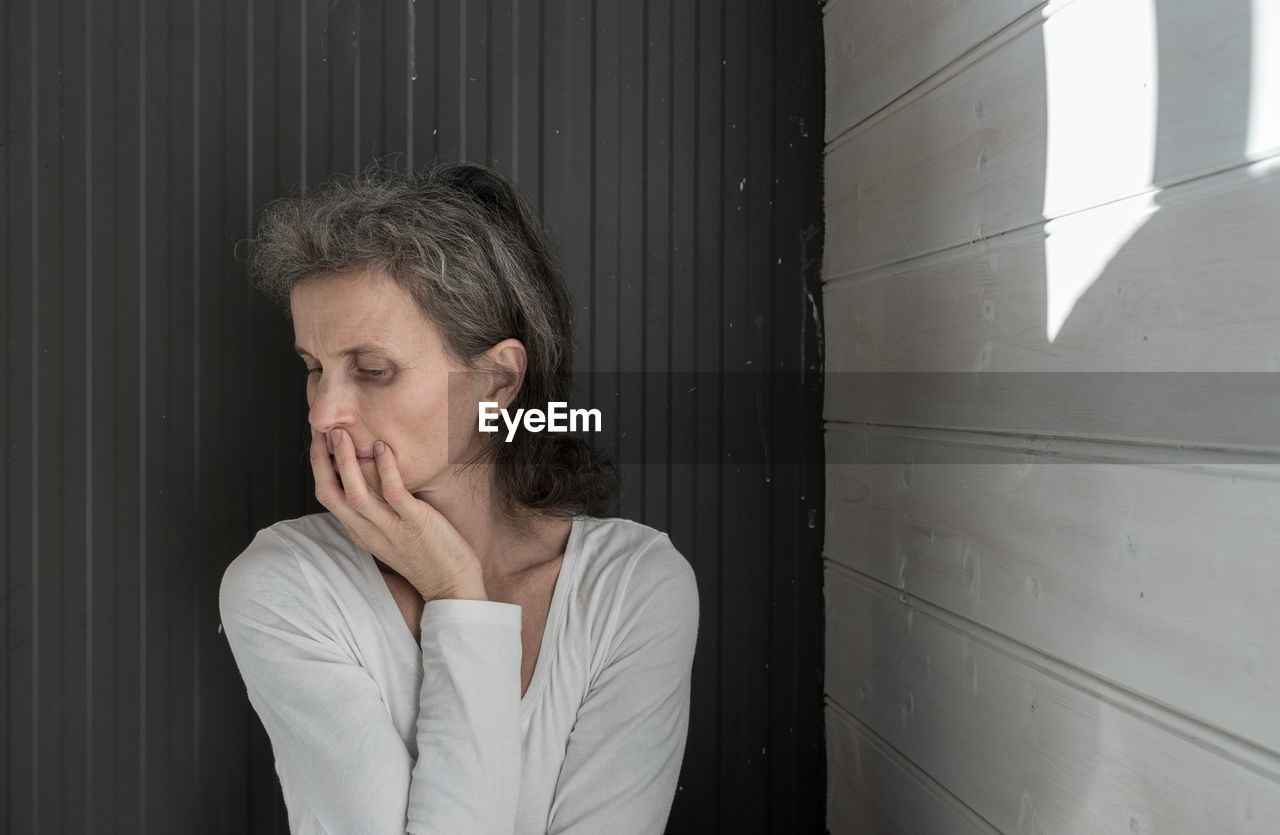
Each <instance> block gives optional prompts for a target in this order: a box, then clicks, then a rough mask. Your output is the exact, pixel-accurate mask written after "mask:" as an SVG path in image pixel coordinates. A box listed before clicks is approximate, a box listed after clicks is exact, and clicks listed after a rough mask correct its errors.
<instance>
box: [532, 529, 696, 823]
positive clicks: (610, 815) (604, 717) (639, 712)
mask: <svg viewBox="0 0 1280 835" xmlns="http://www.w3.org/2000/svg"><path fill="white" fill-rule="evenodd" d="M618 600H619V603H618V607H619V609H618V613H617V614H618V618H617V624H616V628H615V629H614V630H613V631H612V633H611V640H610V643H609V646H608V647H606V648H605V650H604V656H603V661H602V664H601V665H600V669H599V672H598V673H597V674H596V675H595V677H594V679H593V681H592V684H591V688H590V690H589V692H588V693H587V696H586V699H585V700H584V701H583V703H582V707H581V708H580V709H579V711H578V717H577V722H576V723H575V725H574V728H573V731H572V732H571V733H570V735H569V743H568V747H567V749H566V751H565V760H564V766H563V768H562V769H561V771H560V777H559V780H558V781H557V784H556V793H555V799H554V800H553V801H552V806H551V814H550V819H549V820H548V832H552V833H575V835H577V834H580V835H586V833H600V832H606V833H609V835H623V833H631V832H636V833H652V832H662V830H663V827H664V826H665V824H666V820H667V815H668V814H669V813H670V811H671V801H672V798H673V797H674V795H675V790H676V780H677V778H678V777H679V776H680V763H681V761H682V759H683V756H684V747H685V737H686V734H687V731H688V726H689V685H690V671H691V668H692V664H693V651H694V644H695V643H696V640H697V632H698V590H697V585H696V582H695V580H694V574H693V569H692V568H691V567H690V566H689V563H688V562H687V561H686V560H685V559H684V557H683V556H681V555H680V553H679V552H678V551H676V550H675V548H674V547H672V546H671V544H670V541H669V540H667V538H666V537H662V538H661V539H660V540H658V541H656V542H655V544H654V546H653V547H651V548H649V549H647V550H646V551H645V552H644V553H642V554H640V555H638V556H637V557H636V558H635V560H634V562H633V563H632V566H631V572H630V574H629V575H628V576H627V578H626V580H625V581H624V584H623V587H622V589H621V592H620V594H619V596H618Z"/></svg>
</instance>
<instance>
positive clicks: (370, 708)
mask: <svg viewBox="0 0 1280 835" xmlns="http://www.w3.org/2000/svg"><path fill="white" fill-rule="evenodd" d="M251 267H252V270H253V272H254V274H255V277H256V278H257V280H258V281H259V283H260V284H261V286H263V287H264V289H266V290H267V291H268V292H270V293H272V294H274V295H276V296H278V297H280V298H282V299H285V300H287V302H288V306H289V310H290V312H291V315H292V319H293V324H294V333H295V338H296V346H295V347H296V349H297V352H298V354H299V355H300V356H301V357H302V359H303V361H304V363H305V364H306V368H307V402H308V405H309V407H310V412H309V421H310V424H311V466H312V470H313V473H314V476H315V483H316V497H317V498H318V499H319V500H320V503H321V504H322V505H324V507H325V508H326V509H328V511H329V513H324V514H317V515H313V516H307V517H303V518H301V519H294V520H290V521H285V522H280V523H277V524H275V525H273V526H271V527H270V528H267V529H265V530H263V531H261V532H259V534H258V535H257V537H256V538H255V539H254V540H253V542H252V544H250V545H249V547H248V549H246V550H245V552H244V553H243V554H241V555H240V556H239V557H238V558H237V559H236V560H235V561H234V562H232V564H231V565H230V566H229V567H228V568H227V571H226V574H225V575H224V578H223V581H222V589H221V597H220V607H221V613H222V620H223V626H224V628H225V631H226V635H227V639H228V641H229V642H230V644H231V648H232V651H233V652H234V655H235V658H236V662H237V664H238V666H239V668H240V672H241V675H242V676H243V678H244V681H245V686H246V688H247V690H248V694H249V700H250V702H251V703H252V704H253V706H254V709H255V710H256V711H257V712H258V715H259V717H261V719H262V723H263V725H264V726H265V728H266V730H267V733H268V734H269V736H270V737H271V742H272V747H273V749H274V753H275V758H276V770H277V773H278V774H279V777H280V782H281V785H282V787H283V790H284V798H285V802H286V805H287V806H288V810H289V822H290V828H291V830H292V831H294V832H330V833H343V834H344V835H345V833H357V832H377V833H383V832H395V833H401V832H405V831H409V832H413V833H427V832H430V833H446V832H447V833H472V832H502V833H510V832H521V833H523V832H582V833H602V832H607V833H610V834H611V835H616V833H622V832H658V831H661V830H662V828H663V826H664V824H665V821H666V818H667V814H668V812H669V810H670V804H671V799H672V797H673V795H674V792H675V785H676V778H677V776H678V774H679V770H680V762H681V757H682V755H683V751H684V743H685V736H686V729H687V726H688V707H689V674H690V666H691V664H692V657H693V649H694V641H695V637H696V632H697V607H698V601H697V591H696V588H695V585H694V579H693V573H692V571H691V569H690V567H689V565H688V563H687V562H686V561H685V560H684V558H683V557H682V556H681V555H680V554H679V553H678V552H677V551H676V550H675V548H674V547H673V546H672V545H671V542H670V541H669V540H668V539H667V537H666V535H665V534H662V533H659V532H657V531H654V530H652V529H650V528H647V527H644V526H642V525H638V524H636V523H633V522H627V521H624V520H619V519H601V518H597V517H598V515H599V514H601V513H603V512H604V510H605V508H606V507H607V506H608V504H609V503H610V502H611V501H612V499H613V495H614V491H615V484H616V483H615V480H614V478H613V475H612V471H611V470H610V469H609V468H608V467H607V466H605V465H603V464H602V463H601V462H599V461H598V460H596V459H595V458H593V456H592V455H591V453H590V451H589V449H588V447H587V446H586V445H585V444H584V443H583V442H582V441H581V440H576V439H572V438H569V437H567V436H564V435H553V434H550V433H533V432H525V431H521V432H518V433H517V434H516V435H515V437H514V438H513V439H512V440H511V441H510V442H507V441H506V432H505V431H504V432H502V433H498V434H482V433H480V432H479V431H478V419H477V418H478V410H479V406H478V404H480V403H482V402H496V403H498V404H499V407H500V408H506V409H507V410H508V411H510V412H512V413H514V410H515V409H517V408H530V407H536V408H542V409H546V408H547V404H548V403H549V402H551V401H565V400H567V399H568V386H569V372H570V368H571V340H570V321H569V320H570V301H569V295H568V292H567V289H566V287H565V284H564V281H563V278H562V277H561V276H560V274H559V272H558V269H557V267H556V265H555V262H554V259H553V258H552V256H551V251H550V246H549V244H548V240H547V237H546V234H545V232H544V231H543V229H542V227H541V224H540V222H539V221H538V219H537V218H536V216H535V215H534V213H533V212H532V210H531V209H530V208H529V207H528V205H527V204H526V203H525V201H524V200H523V199H522V198H521V197H520V195H519V193H518V191H517V190H516V188H515V187H514V186H513V185H512V184H511V183H510V182H509V181H507V180H506V179H504V178H503V177H502V176H501V175H499V174H497V173H496V172H494V171H491V170H489V169H486V168H483V167H480V166H476V165H465V164H457V165H443V166H437V167H435V168H433V169H430V170H426V171H424V172H422V173H420V174H416V175H409V176H399V175H394V174H389V173H386V172H381V173H375V174H373V175H367V176H366V177H364V178H363V179H360V180H354V181H353V180H334V181H332V182H329V183H327V184H325V185H323V186H321V187H319V188H317V189H314V190H312V191H311V192H309V193H307V194H305V195H303V196H301V197H295V198H289V199H285V200H281V201H277V202H275V203H273V204H272V205H271V206H269V207H268V209H267V211H266V213H265V215H264V219H263V222H262V226H261V228H260V230H259V234H258V237H257V238H256V239H255V240H254V242H253V247H252V258H251Z"/></svg>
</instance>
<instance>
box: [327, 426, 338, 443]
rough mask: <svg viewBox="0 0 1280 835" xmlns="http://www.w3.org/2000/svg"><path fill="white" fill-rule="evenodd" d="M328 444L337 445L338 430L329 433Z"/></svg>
mask: <svg viewBox="0 0 1280 835" xmlns="http://www.w3.org/2000/svg"><path fill="white" fill-rule="evenodd" d="M329 443H331V444H333V445H334V446H337V445H338V430H337V429H334V430H333V431H332V432H330V433H329Z"/></svg>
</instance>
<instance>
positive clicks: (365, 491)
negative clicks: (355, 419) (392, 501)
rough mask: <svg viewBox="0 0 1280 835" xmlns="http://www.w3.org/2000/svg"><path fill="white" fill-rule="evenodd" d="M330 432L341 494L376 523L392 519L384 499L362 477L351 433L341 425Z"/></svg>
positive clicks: (355, 508)
mask: <svg viewBox="0 0 1280 835" xmlns="http://www.w3.org/2000/svg"><path fill="white" fill-rule="evenodd" d="M329 434H330V436H331V437H332V439H333V459H334V461H335V462H336V463H337V467H338V475H339V476H341V477H342V488H343V494H344V498H345V499H346V503H347V505H348V506H350V507H351V509H353V510H354V511H356V512H357V513H359V514H360V515H361V516H363V517H365V518H366V519H368V520H369V521H370V522H373V523H374V524H375V525H385V524H387V523H388V522H391V521H393V519H394V515H393V513H392V511H391V509H390V508H389V507H388V506H387V503H386V502H384V501H383V500H382V499H381V498H379V497H378V495H377V494H376V493H375V492H373V490H371V489H370V488H369V483H368V482H367V481H365V478H364V473H363V472H362V471H361V470H360V459H359V458H357V457H356V446H355V442H354V441H352V440H351V435H349V434H348V433H347V432H346V431H345V430H343V429H335V430H333V432H331V433H329Z"/></svg>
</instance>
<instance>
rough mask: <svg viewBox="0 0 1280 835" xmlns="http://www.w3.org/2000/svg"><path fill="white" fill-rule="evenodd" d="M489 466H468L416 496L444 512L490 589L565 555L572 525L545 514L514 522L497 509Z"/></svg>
mask: <svg viewBox="0 0 1280 835" xmlns="http://www.w3.org/2000/svg"><path fill="white" fill-rule="evenodd" d="M492 477H493V468H492V465H491V464H489V463H488V462H485V463H484V464H481V465H478V466H473V467H468V468H467V469H466V470H464V471H463V472H461V473H458V474H457V475H455V476H454V477H453V478H452V479H450V480H449V482H448V484H446V485H444V486H442V487H439V488H428V489H426V490H423V491H420V492H418V493H415V495H416V496H417V497H418V498H419V499H421V500H423V501H425V502H427V503H428V504H430V505H431V506H432V507H434V508H435V509H436V510H437V511H439V512H440V514H441V515H442V516H444V518H445V519H447V520H448V521H449V524H451V525H453V527H454V528H455V529H457V531H458V533H459V534H461V535H462V538H463V539H465V540H466V541H467V544H468V545H470V546H471V549H472V550H473V551H475V553H476V557H477V558H478V559H479V560H480V565H481V567H482V568H483V570H484V577H485V583H486V585H489V584H490V582H491V581H496V580H501V579H503V578H506V577H510V576H512V575H515V574H518V573H519V572H521V571H523V570H525V569H527V568H531V567H533V566H535V565H539V564H541V563H543V562H546V561H547V560H550V559H554V558H556V557H558V556H560V555H561V554H563V553H564V549H565V545H566V543H567V542H568V539H569V530H570V528H571V527H572V522H571V521H570V520H568V519H558V518H553V517H547V516H540V515H530V516H527V517H524V518H513V517H512V516H511V515H509V514H507V513H505V512H503V511H502V509H501V508H500V507H499V506H498V502H497V500H496V495H495V491H494V490H493V487H492V484H493V481H492Z"/></svg>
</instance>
